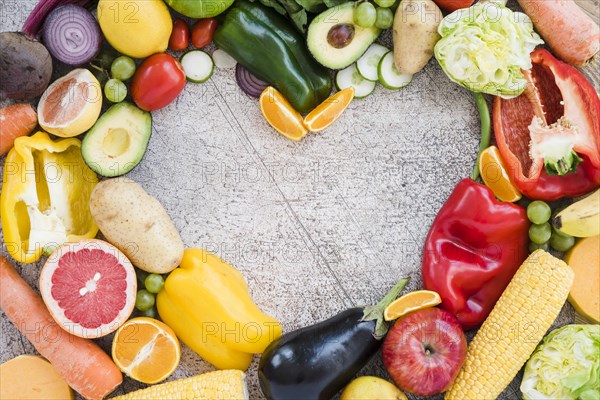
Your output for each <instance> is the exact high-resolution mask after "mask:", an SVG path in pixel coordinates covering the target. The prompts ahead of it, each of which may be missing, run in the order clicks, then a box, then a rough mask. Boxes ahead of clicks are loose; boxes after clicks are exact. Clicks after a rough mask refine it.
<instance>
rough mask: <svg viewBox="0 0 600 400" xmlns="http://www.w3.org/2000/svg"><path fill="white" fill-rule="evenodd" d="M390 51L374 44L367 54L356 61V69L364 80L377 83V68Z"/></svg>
mask: <svg viewBox="0 0 600 400" xmlns="http://www.w3.org/2000/svg"><path fill="white" fill-rule="evenodd" d="M388 51H389V50H388V49H387V48H385V47H383V46H382V45H380V44H377V43H373V44H372V45H371V46H369V48H368V49H367V51H365V54H363V55H362V56H361V57H360V58H359V59H358V61H356V68H358V72H360V74H361V75H362V77H363V78H365V79H368V80H370V81H374V82H375V81H377V66H378V65H379V62H380V61H381V59H382V58H383V56H384V55H385V53H387V52H388Z"/></svg>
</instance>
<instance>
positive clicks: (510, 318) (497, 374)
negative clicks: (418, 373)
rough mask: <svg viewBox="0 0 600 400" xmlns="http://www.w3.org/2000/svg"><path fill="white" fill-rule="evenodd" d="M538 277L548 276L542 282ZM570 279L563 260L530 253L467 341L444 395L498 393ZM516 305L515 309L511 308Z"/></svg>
mask: <svg viewBox="0 0 600 400" xmlns="http://www.w3.org/2000/svg"><path fill="white" fill-rule="evenodd" d="M542 277H543V278H544V280H546V279H545V278H547V281H546V282H544V283H541V282H540V281H541V279H542ZM573 279H574V273H573V270H572V269H571V267H569V266H568V265H567V264H566V263H565V262H564V261H562V260H559V259H557V258H555V257H553V256H552V255H550V254H549V253H547V252H545V251H544V250H536V251H535V252H534V253H532V254H531V255H530V256H529V257H528V258H527V260H525V262H524V263H523V265H521V267H520V268H519V270H518V271H517V272H516V274H515V276H514V277H513V278H512V280H511V281H510V283H509V284H508V286H507V287H506V290H505V291H504V293H502V296H501V297H500V299H499V300H498V302H497V303H496V305H495V306H494V309H493V310H492V312H491V313H490V315H489V316H488V317H487V319H486V320H485V322H484V323H483V325H482V326H481V328H480V329H479V331H478V332H477V335H475V338H474V339H473V341H472V342H471V344H470V345H469V348H468V350H467V358H466V359H465V363H464V364H463V367H462V369H461V371H460V372H459V374H458V376H457V377H456V379H455V381H454V383H453V385H452V387H451V388H450V390H449V391H448V392H447V393H446V396H445V399H447V400H482V399H495V398H497V397H498V395H500V393H501V392H502V391H503V390H504V389H505V388H506V387H507V386H508V384H509V383H510V382H511V381H512V380H513V378H514V377H515V376H516V375H517V373H518V372H519V370H520V369H521V367H522V366H523V364H525V362H526V361H527V360H528V359H529V356H531V353H533V351H534V350H535V348H536V346H537V345H538V343H539V342H540V340H542V338H543V337H544V335H545V334H546V331H547V330H548V328H550V325H552V323H553V322H554V320H555V319H556V317H557V316H558V313H559V312H560V310H561V308H562V306H563V304H564V303H565V301H566V299H567V296H568V295H569V290H570V289H571V285H572V284H573ZM550 286H553V288H550ZM515 304H517V306H518V307H519V310H520V311H519V312H514V311H511V307H512V306H514V305H515Z"/></svg>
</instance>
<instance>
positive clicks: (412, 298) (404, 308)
mask: <svg viewBox="0 0 600 400" xmlns="http://www.w3.org/2000/svg"><path fill="white" fill-rule="evenodd" d="M441 302H442V299H441V298H440V295H439V294H438V293H437V292H433V291H431V290H416V291H414V292H410V293H407V294H405V295H404V296H401V297H399V298H397V299H396V300H394V301H393V302H392V303H390V305H388V306H387V307H386V308H385V311H384V312H383V318H384V319H385V320H386V321H393V320H395V319H397V318H400V317H401V316H403V315H406V314H408V313H410V312H413V311H417V310H422V309H424V308H429V307H433V306H437V305H438V304H440V303H441Z"/></svg>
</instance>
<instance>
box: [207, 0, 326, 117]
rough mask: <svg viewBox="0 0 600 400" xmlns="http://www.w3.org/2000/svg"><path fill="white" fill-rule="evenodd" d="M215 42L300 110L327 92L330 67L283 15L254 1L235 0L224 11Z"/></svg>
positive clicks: (321, 98) (317, 100)
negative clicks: (313, 54) (323, 63)
mask: <svg viewBox="0 0 600 400" xmlns="http://www.w3.org/2000/svg"><path fill="white" fill-rule="evenodd" d="M214 42H215V44H216V45H217V47H218V48H220V49H223V50H225V51H226V52H227V53H228V54H230V55H231V56H232V57H233V58H234V59H235V60H236V61H237V62H238V63H240V64H241V65H242V66H243V67H244V68H246V69H247V70H248V71H250V72H251V73H252V74H253V75H255V76H256V77H257V78H259V79H262V80H263V81H265V82H268V83H269V84H270V85H272V86H274V87H275V88H276V89H277V90H279V91H280V92H281V94H283V96H284V97H285V98H286V99H287V100H288V101H289V102H290V104H291V105H292V106H293V107H294V108H295V109H296V110H297V111H299V112H301V113H308V112H310V111H311V110H313V109H314V108H315V107H316V106H318V105H319V104H320V103H321V102H323V101H324V100H325V99H327V98H328V97H329V95H330V94H331V77H330V75H329V70H328V69H326V68H325V67H323V66H321V65H319V64H318V63H317V62H316V61H315V60H314V59H313V57H312V55H311V54H310V52H309V51H308V48H307V47H306V41H305V39H304V37H302V35H301V34H300V33H299V32H298V31H297V30H296V29H295V28H294V27H293V25H292V24H291V23H290V22H289V21H287V20H286V19H285V18H284V17H283V16H281V15H280V14H278V13H277V12H276V11H274V10H273V9H271V8H267V7H265V6H263V5H261V4H260V3H258V2H256V3H250V2H249V1H247V0H236V2H235V4H234V5H233V6H232V7H231V8H230V9H229V10H228V11H227V13H226V14H224V18H222V20H221V23H220V25H219V27H218V28H217V31H216V32H215V36H214Z"/></svg>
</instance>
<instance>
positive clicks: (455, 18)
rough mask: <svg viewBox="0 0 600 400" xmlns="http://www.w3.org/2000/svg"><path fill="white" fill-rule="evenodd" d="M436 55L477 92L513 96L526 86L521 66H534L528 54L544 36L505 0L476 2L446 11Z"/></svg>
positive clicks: (455, 77)
mask: <svg viewBox="0 0 600 400" xmlns="http://www.w3.org/2000/svg"><path fill="white" fill-rule="evenodd" d="M438 32H439V34H440V36H441V37H442V38H441V39H440V40H439V41H438V42H437V44H436V46H435V57H436V59H437V60H438V62H439V63H440V65H441V66H442V68H443V70H444V72H446V74H447V75H448V77H449V78H450V79H451V80H453V81H454V82H456V83H458V84H459V85H461V86H463V87H465V88H467V89H469V90H471V91H474V92H482V93H489V94H493V95H497V96H501V97H503V98H512V97H516V96H518V95H520V94H521V93H522V92H523V90H525V85H526V83H527V82H526V80H525V77H524V76H523V73H522V72H521V70H528V69H531V67H532V65H531V59H530V53H531V52H532V51H533V49H535V47H536V46H537V45H539V44H542V43H544V42H543V40H542V39H541V38H540V37H539V36H538V35H537V34H536V33H535V32H534V31H533V23H532V22H531V19H530V18H529V17H528V16H527V15H525V14H523V13H520V12H513V11H511V10H510V9H508V8H506V7H505V6H504V5H503V4H502V3H501V2H496V1H487V2H478V3H477V4H475V5H474V6H472V7H469V8H464V9H459V10H456V11H454V12H453V13H451V14H449V15H447V16H446V17H445V18H444V19H443V20H442V22H441V23H440V25H439V27H438Z"/></svg>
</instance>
